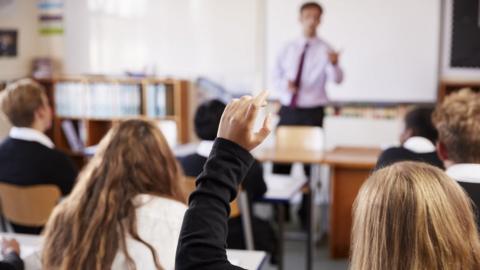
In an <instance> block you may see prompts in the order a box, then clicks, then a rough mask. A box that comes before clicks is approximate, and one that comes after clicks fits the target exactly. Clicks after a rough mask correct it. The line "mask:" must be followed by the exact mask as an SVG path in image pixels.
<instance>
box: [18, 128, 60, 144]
mask: <svg viewBox="0 0 480 270" xmlns="http://www.w3.org/2000/svg"><path fill="white" fill-rule="evenodd" d="M9 136H10V138H12V139H17V140H24V141H30V142H37V143H39V144H42V145H44V146H46V147H48V148H50V149H52V148H54V147H55V145H54V144H53V142H52V140H50V138H48V137H47V135H45V134H43V133H42V132H40V131H38V130H35V129H33V128H25V127H12V129H10V133H9Z"/></svg>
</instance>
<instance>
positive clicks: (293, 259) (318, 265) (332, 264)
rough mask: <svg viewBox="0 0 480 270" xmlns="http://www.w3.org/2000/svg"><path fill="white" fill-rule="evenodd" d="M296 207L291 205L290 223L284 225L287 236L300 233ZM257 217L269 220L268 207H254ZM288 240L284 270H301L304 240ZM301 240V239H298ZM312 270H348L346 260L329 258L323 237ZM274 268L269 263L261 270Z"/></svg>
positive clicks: (274, 267)
mask: <svg viewBox="0 0 480 270" xmlns="http://www.w3.org/2000/svg"><path fill="white" fill-rule="evenodd" d="M297 208H298V205H296V206H295V205H292V208H291V209H290V210H291V213H290V217H291V219H292V220H291V221H290V222H288V223H287V224H286V228H285V229H286V234H287V235H292V234H293V235H297V237H293V238H298V234H301V233H300V229H299V228H300V226H299V222H298V219H297V215H296V214H295V213H296V209H297ZM254 211H255V212H256V214H257V215H259V216H262V217H264V218H265V219H268V218H271V215H272V213H271V209H269V207H262V206H258V205H257V206H256V207H255V210H254ZM286 238H287V239H288V240H285V246H284V247H285V250H284V256H285V258H284V269H285V270H291V269H293V270H303V269H305V260H306V244H305V240H300V239H296V240H292V239H291V238H292V237H289V236H287V237H286ZM300 238H302V237H300ZM313 266H314V267H313V269H315V270H347V269H348V259H346V258H345V259H343V260H332V259H331V258H330V257H329V253H328V239H327V238H326V237H324V239H323V240H321V241H320V242H319V243H318V244H317V247H316V250H315V254H314V262H313ZM276 269H277V267H276V266H272V265H270V263H269V262H267V263H265V265H264V266H263V268H262V270H276Z"/></svg>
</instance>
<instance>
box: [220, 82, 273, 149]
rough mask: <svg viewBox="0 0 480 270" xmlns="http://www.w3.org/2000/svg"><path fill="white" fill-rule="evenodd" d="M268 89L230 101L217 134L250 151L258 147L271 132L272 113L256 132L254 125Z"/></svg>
mask: <svg viewBox="0 0 480 270" xmlns="http://www.w3.org/2000/svg"><path fill="white" fill-rule="evenodd" d="M267 96H268V92H267V91H262V92H261V93H260V94H258V95H257V96H256V97H251V96H244V97H242V98H240V99H235V100H233V101H232V102H230V103H229V104H228V105H227V107H226V108H225V111H224V112H223V115H222V119H221V120H220V126H219V128H218V134H217V136H218V137H220V138H224V139H227V140H230V141H232V142H235V143H237V144H238V145H240V146H242V147H243V148H245V149H246V150H248V151H250V150H252V149H254V148H255V147H257V146H258V145H259V144H260V143H261V142H262V141H263V140H265V138H266V137H267V136H268V134H270V115H268V116H267V117H266V118H265V120H264V122H263V125H262V128H261V129H260V130H259V131H258V132H256V133H254V132H253V125H254V123H255V119H256V117H257V115H258V111H259V110H260V107H261V106H262V105H263V104H264V103H265V102H266V99H267Z"/></svg>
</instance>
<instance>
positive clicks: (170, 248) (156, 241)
mask: <svg viewBox="0 0 480 270" xmlns="http://www.w3.org/2000/svg"><path fill="white" fill-rule="evenodd" d="M181 177H182V176H181V170H180V169H179V167H178V164H177V162H176V160H175V157H174V156H173V154H172V151H171V150H170V148H169V146H168V144H167V142H166V140H165V138H164V137H163V135H162V133H161V131H160V130H159V129H158V128H157V126H156V125H155V124H154V123H150V122H146V121H143V120H128V121H125V122H123V123H121V124H119V125H117V126H115V127H113V128H112V130H111V131H110V132H109V133H108V134H107V135H106V137H105V138H104V139H103V140H102V141H101V143H100V145H99V149H98V151H97V153H96V154H95V156H94V157H93V159H92V160H91V161H90V162H89V163H88V165H87V166H86V168H85V169H84V170H83V171H82V172H81V174H80V176H79V178H78V183H77V185H76V186H75V188H74V189H73V191H72V194H71V195H70V196H68V197H67V198H66V199H65V200H64V201H62V203H61V204H59V205H58V206H57V207H56V208H55V210H54V211H53V214H52V216H51V217H50V219H49V221H48V223H47V226H46V228H45V230H46V232H45V241H44V249H43V254H42V263H43V268H42V269H69V270H75V269H78V270H80V269H120V270H121V269H142V270H143V269H145V270H149V269H157V270H158V269H166V270H170V269H174V257H175V250H176V246H177V241H178V235H179V233H180V228H181V224H182V219H183V215H184V213H185V210H186V205H185V204H184V202H185V198H184V196H183V191H182V189H181V187H180V180H181Z"/></svg>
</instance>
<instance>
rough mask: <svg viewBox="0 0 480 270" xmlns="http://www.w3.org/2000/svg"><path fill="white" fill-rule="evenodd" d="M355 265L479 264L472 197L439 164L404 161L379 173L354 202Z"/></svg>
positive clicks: (369, 268) (450, 269)
mask: <svg viewBox="0 0 480 270" xmlns="http://www.w3.org/2000/svg"><path fill="white" fill-rule="evenodd" d="M351 249H352V258H351V269H352V270H384V269H390V270H423V269H438V270H440V269H442V270H459V269H464V270H476V269H480V244H479V236H478V231H477V227H476V224H475V218H474V214H473V209H472V203H471V201H470V199H469V198H468V197H467V195H466V194H465V192H464V191H463V190H462V189H461V187H460V186H459V185H458V184H457V183H456V182H455V181H454V180H452V179H450V178H449V177H448V176H447V175H446V174H445V173H444V172H443V171H441V170H439V169H437V168H434V167H433V166H430V165H427V164H421V163H413V162H401V163H397V164H395V165H392V166H390V167H386V168H384V169H381V170H379V171H377V172H376V173H374V174H373V175H372V176H371V177H370V178H369V179H368V180H367V181H366V182H365V184H364V185H363V186H362V188H361V190H360V193H359V194H358V196H357V198H356V200H355V204H354V225H353V230H352V247H351Z"/></svg>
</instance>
